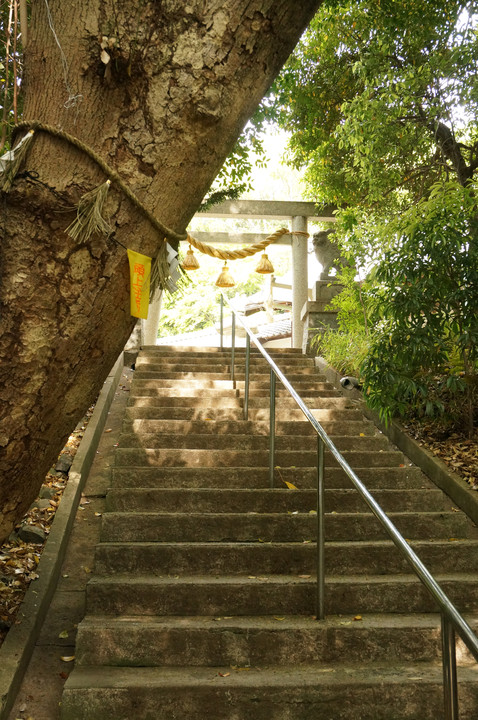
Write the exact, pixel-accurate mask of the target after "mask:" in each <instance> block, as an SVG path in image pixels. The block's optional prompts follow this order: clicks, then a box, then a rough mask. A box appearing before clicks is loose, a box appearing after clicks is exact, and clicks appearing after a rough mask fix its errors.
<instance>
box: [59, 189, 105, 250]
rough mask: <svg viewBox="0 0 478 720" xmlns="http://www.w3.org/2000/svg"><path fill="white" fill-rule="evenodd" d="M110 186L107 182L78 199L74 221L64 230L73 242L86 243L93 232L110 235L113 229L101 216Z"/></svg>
mask: <svg viewBox="0 0 478 720" xmlns="http://www.w3.org/2000/svg"><path fill="white" fill-rule="evenodd" d="M110 185H111V180H107V181H106V182H104V183H103V184H102V185H100V186H99V187H97V188H95V189H94V190H90V192H87V193H85V194H84V195H83V197H81V198H80V202H79V203H78V211H77V213H76V219H75V220H73V222H72V223H71V225H69V226H68V227H67V228H66V232H67V233H68V235H69V236H70V237H72V238H73V240H77V241H79V242H87V241H88V240H89V238H90V237H91V236H92V235H93V233H95V232H98V233H102V234H103V235H111V233H112V232H113V228H112V227H111V226H110V225H109V224H108V223H107V222H106V220H105V219H104V218H103V216H102V212H103V207H104V204H105V202H106V196H107V195H108V190H109V188H110Z"/></svg>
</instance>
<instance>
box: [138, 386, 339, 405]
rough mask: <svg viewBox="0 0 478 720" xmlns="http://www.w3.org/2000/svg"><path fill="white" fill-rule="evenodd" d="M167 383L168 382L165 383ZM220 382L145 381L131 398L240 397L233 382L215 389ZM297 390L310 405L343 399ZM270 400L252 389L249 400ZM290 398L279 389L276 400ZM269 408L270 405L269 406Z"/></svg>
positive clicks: (317, 391)
mask: <svg viewBox="0 0 478 720" xmlns="http://www.w3.org/2000/svg"><path fill="white" fill-rule="evenodd" d="M165 382H167V381H165ZM219 382H220V381H219V380H215V381H206V380H199V381H195V380H192V381H191V382H190V383H182V384H181V386H180V387H167V386H166V385H164V386H163V385H162V384H161V383H155V382H152V381H151V380H145V381H144V382H143V381H139V382H138V383H133V385H132V386H131V396H130V397H132V398H134V397H201V396H203V395H207V396H208V397H221V396H222V395H224V396H225V397H228V396H231V394H232V395H236V396H240V395H241V391H240V389H239V388H234V387H233V385H232V383H231V382H229V381H228V382H227V385H228V387H224V388H221V387H213V386H212V384H213V383H219ZM294 385H295V388H296V390H297V393H298V394H299V397H302V398H304V402H305V398H307V402H308V403H309V402H310V400H311V399H317V398H341V397H342V395H341V393H340V392H339V391H338V390H332V389H329V390H320V389H315V388H314V387H310V388H305V389H304V391H303V392H302V391H301V390H302V389H301V385H300V383H294ZM255 397H258V398H263V397H266V398H269V397H270V393H269V391H268V390H265V389H258V390H254V389H253V388H252V389H251V391H250V393H249V398H255ZM289 397H290V393H288V391H287V390H285V389H284V388H278V391H277V393H276V398H277V399H278V401H279V400H280V401H283V400H284V399H287V398H289ZM268 406H269V405H268Z"/></svg>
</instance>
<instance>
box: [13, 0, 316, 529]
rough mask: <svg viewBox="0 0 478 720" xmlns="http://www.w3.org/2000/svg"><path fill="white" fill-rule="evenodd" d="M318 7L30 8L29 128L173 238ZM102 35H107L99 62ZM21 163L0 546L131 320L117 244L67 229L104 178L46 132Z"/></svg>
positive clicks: (285, 0) (55, 0) (269, 3)
mask: <svg viewBox="0 0 478 720" xmlns="http://www.w3.org/2000/svg"><path fill="white" fill-rule="evenodd" d="M319 4H320V0H302V2H300V3H297V2H295V0H249V1H248V2H237V0H185V2H179V0H163V2H159V1H158V0H144V1H143V2H132V0H82V1H81V2H80V1H79V0H78V1H77V2H60V0H50V1H49V6H50V9H51V17H50V18H49V17H48V12H47V10H48V5H47V3H43V2H35V3H32V10H33V15H32V20H31V27H30V29H29V36H28V47H27V50H26V53H25V68H26V70H25V81H24V88H25V105H24V119H25V120H27V121H33V120H37V121H41V122H43V123H48V124H50V125H53V126H55V127H58V128H61V129H63V130H65V131H67V132H69V133H70V134H71V135H74V136H76V137H77V138H79V139H80V140H82V141H83V142H85V143H87V144H88V145H89V146H90V147H91V148H93V149H94V150H95V151H96V152H97V153H98V154H99V155H100V156H101V157H102V158H103V159H104V160H105V161H106V162H107V163H108V164H109V165H110V166H112V167H113V168H115V169H116V170H117V171H118V172H119V173H120V175H121V177H122V178H123V179H124V181H125V182H126V183H127V184H128V185H129V187H130V188H131V189H132V190H133V191H134V192H135V193H136V194H137V195H138V196H139V198H140V199H141V200H142V202H143V203H144V204H145V205H146V206H147V208H148V209H149V210H150V211H151V212H152V213H153V214H154V215H155V216H156V217H157V218H158V219H160V220H161V221H162V222H163V223H164V224H166V225H167V226H169V227H171V228H173V229H174V230H176V231H178V232H182V231H184V228H185V227H186V226H187V224H188V222H189V220H190V219H191V217H192V215H193V214H194V212H195V209H196V208H197V206H198V204H199V202H200V200H201V199H202V197H203V195H204V194H205V192H206V191H207V189H208V187H209V185H210V183H211V181H212V179H213V178H214V176H215V174H216V173H217V171H218V170H219V168H220V167H221V164H222V163H223V161H224V159H225V157H226V155H227V153H228V152H229V150H230V149H231V147H232V145H233V144H234V141H235V140H236V138H237V136H238V135H239V133H240V131H241V129H242V127H243V125H244V123H245V122H246V121H247V119H248V117H249V116H250V115H251V113H252V112H253V110H254V108H255V106H256V105H257V103H258V102H259V100H260V98H261V97H262V95H263V94H264V92H265V91H266V89H267V88H268V86H269V85H270V83H271V81H272V79H273V78H274V76H275V75H276V73H277V72H278V71H279V69H280V67H281V66H282V64H283V62H284V61H285V59H286V57H287V55H288V54H289V52H290V51H291V50H292V48H293V46H294V44H295V43H296V42H297V40H298V38H299V36H300V33H301V31H302V30H303V28H304V27H305V25H306V24H307V22H308V21H309V19H310V17H311V16H312V14H313V12H314V10H315V9H316V8H317V6H318V5H319ZM53 30H54V32H55V34H56V37H55V34H54V32H53ZM103 37H107V38H112V39H114V42H111V43H110V45H113V48H112V49H111V51H109V52H110V55H111V61H110V62H109V63H108V64H107V65H105V64H104V62H102V59H101V52H102V49H101V39H102V38H103ZM57 40H58V42H57ZM59 45H61V50H60V47H59ZM63 53H64V61H62V54H63ZM105 59H106V58H105ZM23 170H24V171H25V170H27V171H29V172H30V173H32V174H34V173H38V180H37V181H35V180H32V178H25V177H23V178H22V177H21V173H20V176H19V177H18V178H17V180H16V182H15V184H14V187H13V189H12V190H11V191H10V192H9V193H8V195H6V196H5V197H4V198H2V222H1V227H2V239H1V249H0V283H1V285H0V312H1V337H0V357H1V365H0V400H1V405H0V450H1V456H0V473H1V476H2V483H1V487H0V508H1V513H0V539H3V537H5V536H6V535H7V534H8V533H9V532H10V530H11V528H12V526H13V524H14V523H15V522H16V521H17V520H18V519H19V518H20V517H21V515H22V514H23V512H24V511H25V509H26V508H27V507H28V506H29V504H30V502H31V501H32V499H33V498H34V497H35V496H36V493H37V491H38V488H39V486H40V484H41V482H42V479H43V478H44V476H45V473H46V472H47V470H48V468H49V467H50V466H51V464H52V462H54V460H55V458H56V456H57V455H58V453H59V451H60V449H61V448H62V446H63V444H64V442H65V440H66V438H67V437H68V435H69V433H70V432H71V430H72V428H73V427H74V425H75V423H76V422H77V421H78V419H79V418H80V417H81V416H82V414H83V413H84V412H85V410H86V408H87V407H88V406H89V404H91V402H92V401H94V399H95V397H96V396H97V394H98V391H99V390H100V388H101V385H102V383H103V382H104V379H105V377H106V375H107V373H108V371H109V369H110V368H111V366H112V364H113V362H114V360H115V358H116V357H117V356H118V354H119V353H120V352H121V350H122V348H123V346H124V343H125V341H126V339H127V338H128V336H129V334H130V332H131V329H132V325H133V320H132V319H131V317H130V314H129V288H128V264H127V258H126V252H125V250H124V249H123V248H122V247H121V246H120V245H118V244H117V243H116V242H115V241H114V240H113V239H106V238H105V237H101V236H98V235H96V236H93V237H92V238H91V240H90V241H88V242H86V243H75V242H74V241H73V240H72V239H71V238H70V237H69V236H68V235H67V234H66V233H65V228H66V227H67V226H68V224H69V223H70V222H71V221H72V220H73V219H74V217H75V210H74V209H73V208H74V206H75V204H76V203H77V201H78V199H79V197H80V196H81V195H82V194H83V193H84V192H86V191H88V190H90V189H92V188H94V187H96V186H97V185H99V184H100V183H102V182H103V181H104V180H105V177H104V175H102V172H101V171H100V170H99V169H98V167H97V166H96V165H95V163H94V162H93V161H92V160H91V159H89V157H88V156H87V155H85V154H84V153H83V152H82V151H79V150H77V149H75V148H73V147H72V146H71V145H69V144H68V143H67V142H65V141H64V140H61V139H58V138H54V137H51V136H49V135H47V134H44V133H41V132H40V133H38V134H36V136H35V139H34V140H33V143H32V145H31V149H30V151H29V154H28V157H27V161H26V162H25V165H24V168H23ZM107 209H108V212H109V214H110V215H111V221H112V224H113V225H114V229H115V238H116V239H117V240H118V241H119V242H121V243H122V244H123V245H126V246H128V247H130V248H132V249H134V250H138V251H140V252H143V253H145V254H147V255H151V256H153V255H155V254H156V251H157V247H158V243H159V242H160V241H161V238H159V237H158V236H157V233H156V231H154V229H153V228H152V227H151V225H150V223H149V222H148V221H147V220H146V219H145V218H144V217H143V216H142V215H140V214H139V213H138V211H137V210H136V209H135V208H134V207H133V206H132V204H131V202H130V201H129V200H127V199H125V197H124V196H123V195H122V193H121V191H118V189H115V187H114V185H113V187H112V190H111V191H110V197H109V200H108V205H107Z"/></svg>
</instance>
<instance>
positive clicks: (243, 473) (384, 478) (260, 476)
mask: <svg viewBox="0 0 478 720" xmlns="http://www.w3.org/2000/svg"><path fill="white" fill-rule="evenodd" d="M359 477H360V479H361V480H362V481H363V482H365V484H366V485H367V487H368V488H369V489H370V490H372V491H373V490H375V489H377V488H390V489H401V488H422V487H429V486H430V481H429V480H428V479H427V478H426V477H425V475H424V474H423V473H422V472H421V470H419V469H418V468H417V467H414V466H411V465H409V464H405V465H404V466H403V467H386V468H385V467H376V468H374V467H364V468H361V469H360V473H359ZM111 478H112V485H113V487H123V488H125V487H126V488H128V487H189V488H193V487H223V488H224V487H236V488H268V487H269V482H270V481H269V470H268V469H266V468H257V467H256V468H254V469H253V470H251V468H250V467H232V466H231V467H210V468H209V467H195V468H193V469H191V468H187V467H159V468H158V467H146V466H143V467H126V468H124V467H113V468H111ZM274 481H275V484H276V487H281V488H283V487H284V485H285V482H286V481H287V482H291V483H293V484H294V485H296V486H297V487H299V488H311V487H314V486H316V485H317V470H316V469H315V468H299V467H295V468H287V467H282V468H280V475H279V470H277V469H276V470H275V477H274ZM325 486H326V487H330V488H349V487H352V483H351V481H350V480H349V478H348V477H347V476H346V474H345V472H344V471H343V470H342V468H338V467H336V468H332V467H331V468H327V471H326V473H325Z"/></svg>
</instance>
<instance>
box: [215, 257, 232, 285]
mask: <svg viewBox="0 0 478 720" xmlns="http://www.w3.org/2000/svg"><path fill="white" fill-rule="evenodd" d="M235 284H236V283H235V281H234V278H233V277H232V275H231V273H230V272H229V268H228V267H227V262H225V263H224V267H223V268H222V271H221V274H220V275H219V277H218V279H217V280H216V285H217V287H234V285H235Z"/></svg>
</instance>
